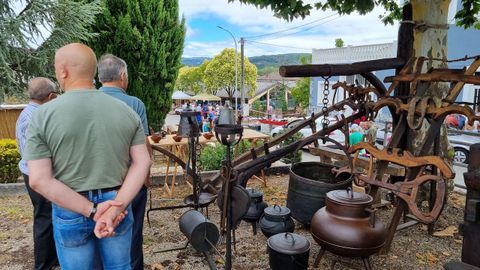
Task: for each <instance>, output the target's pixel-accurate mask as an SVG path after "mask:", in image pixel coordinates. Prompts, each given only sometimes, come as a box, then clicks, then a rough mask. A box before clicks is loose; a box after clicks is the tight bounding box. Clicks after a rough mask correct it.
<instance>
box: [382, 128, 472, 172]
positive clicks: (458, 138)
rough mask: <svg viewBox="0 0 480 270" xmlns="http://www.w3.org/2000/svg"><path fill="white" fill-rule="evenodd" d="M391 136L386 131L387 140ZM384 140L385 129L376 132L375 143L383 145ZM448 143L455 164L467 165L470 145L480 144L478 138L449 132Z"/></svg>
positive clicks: (389, 131) (389, 132) (390, 132)
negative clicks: (451, 148) (451, 149)
mask: <svg viewBox="0 0 480 270" xmlns="http://www.w3.org/2000/svg"><path fill="white" fill-rule="evenodd" d="M390 136H392V130H388V131H387V140H388V139H389V137H390ZM384 138H385V127H381V128H379V129H378V131H377V139H376V141H377V143H378V144H380V145H383V142H384ZM448 141H449V142H450V145H451V146H452V147H453V150H454V151H455V156H454V157H453V161H454V162H455V163H464V164H468V163H469V161H470V145H472V144H474V143H479V142H480V136H476V135H474V134H468V133H463V132H458V131H457V132H456V131H452V130H449V133H448Z"/></svg>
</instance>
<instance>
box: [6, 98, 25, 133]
mask: <svg viewBox="0 0 480 270" xmlns="http://www.w3.org/2000/svg"><path fill="white" fill-rule="evenodd" d="M25 106H26V105H0V139H7V138H8V139H15V124H16V122H17V118H18V116H19V115H20V113H21V112H22V110H23V109H24V108H25Z"/></svg>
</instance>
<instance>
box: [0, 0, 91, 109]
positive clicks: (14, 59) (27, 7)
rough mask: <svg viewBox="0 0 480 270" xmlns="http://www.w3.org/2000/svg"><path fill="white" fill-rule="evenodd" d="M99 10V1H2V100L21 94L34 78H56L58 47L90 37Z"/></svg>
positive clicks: (0, 96)
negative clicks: (5, 97) (6, 96)
mask: <svg viewBox="0 0 480 270" xmlns="http://www.w3.org/2000/svg"><path fill="white" fill-rule="evenodd" d="M19 9H20V10H19ZM99 12H100V5H99V2H98V1H91V2H90V3H84V2H83V1H80V2H78V1H74V0H58V1H52V0H36V1H13V0H4V1H0V102H2V100H3V98H4V95H5V94H6V95H8V96H12V95H16V96H21V95H22V93H23V92H24V91H25V89H26V84H27V83H28V81H29V80H30V79H31V78H32V77H37V76H43V77H52V78H54V75H53V74H54V69H53V58H54V57H53V56H54V54H55V50H56V49H58V48H60V47H61V46H63V45H65V44H68V43H70V42H73V41H79V40H87V39H89V38H90V37H91V36H92V35H93V34H92V33H90V32H89V31H88V27H90V25H92V24H93V23H94V22H95V15H96V14H98V13H99Z"/></svg>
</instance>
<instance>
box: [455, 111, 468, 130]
mask: <svg viewBox="0 0 480 270" xmlns="http://www.w3.org/2000/svg"><path fill="white" fill-rule="evenodd" d="M455 118H456V119H457V122H458V129H460V130H463V128H464V127H465V122H466V117H465V116H464V115H462V114H455Z"/></svg>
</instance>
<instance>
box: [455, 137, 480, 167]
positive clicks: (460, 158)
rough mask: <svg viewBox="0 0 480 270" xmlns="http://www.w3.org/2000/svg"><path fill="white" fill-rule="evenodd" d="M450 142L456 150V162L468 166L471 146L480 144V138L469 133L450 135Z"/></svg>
mask: <svg viewBox="0 0 480 270" xmlns="http://www.w3.org/2000/svg"><path fill="white" fill-rule="evenodd" d="M448 140H449V141H450V144H451V145H452V147H453V149H454V150H455V156H454V158H453V161H454V162H457V163H465V164H468V163H469V161H470V146H471V145H472V144H474V143H479V142H480V136H475V135H473V134H467V133H456V132H455V133H450V132H449V134H448Z"/></svg>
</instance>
